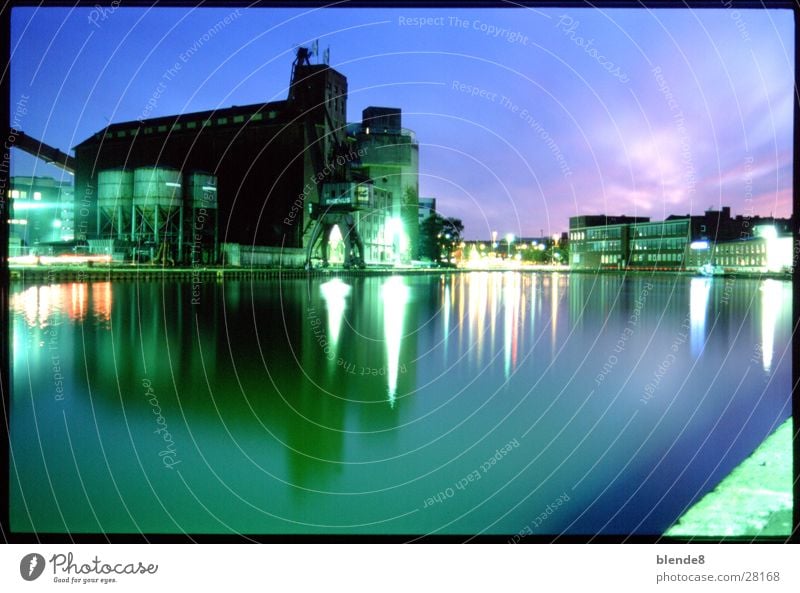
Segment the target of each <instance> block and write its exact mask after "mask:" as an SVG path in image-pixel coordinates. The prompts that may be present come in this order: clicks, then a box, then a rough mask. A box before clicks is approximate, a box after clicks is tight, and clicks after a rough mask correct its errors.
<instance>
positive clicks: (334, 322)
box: [319, 278, 351, 349]
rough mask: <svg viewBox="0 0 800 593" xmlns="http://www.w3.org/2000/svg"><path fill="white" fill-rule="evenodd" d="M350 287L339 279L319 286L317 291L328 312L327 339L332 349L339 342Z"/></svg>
mask: <svg viewBox="0 0 800 593" xmlns="http://www.w3.org/2000/svg"><path fill="white" fill-rule="evenodd" d="M350 290H351V288H350V285H349V284H345V283H344V282H342V281H341V280H340V279H339V278H334V279H333V280H330V281H329V282H325V283H324V284H322V285H320V287H319V291H320V293H321V294H322V298H323V299H324V300H325V306H326V308H327V311H328V337H329V338H330V341H331V344H332V345H333V347H334V349H335V348H336V343H337V342H338V341H339V332H340V330H341V329H342V319H343V318H344V312H345V309H346V308H347V297H348V296H349V295H350Z"/></svg>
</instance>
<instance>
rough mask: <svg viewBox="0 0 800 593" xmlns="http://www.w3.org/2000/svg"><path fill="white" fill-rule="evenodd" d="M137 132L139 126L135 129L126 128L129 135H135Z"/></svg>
mask: <svg viewBox="0 0 800 593" xmlns="http://www.w3.org/2000/svg"><path fill="white" fill-rule="evenodd" d="M138 133H139V128H136V129H135V130H128V134H129V135H131V136H136V135H137V134H138Z"/></svg>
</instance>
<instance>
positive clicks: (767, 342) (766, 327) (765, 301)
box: [761, 279, 783, 373]
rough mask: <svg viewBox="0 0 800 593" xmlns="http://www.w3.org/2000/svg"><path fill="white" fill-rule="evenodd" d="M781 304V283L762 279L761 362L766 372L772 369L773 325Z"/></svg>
mask: <svg viewBox="0 0 800 593" xmlns="http://www.w3.org/2000/svg"><path fill="white" fill-rule="evenodd" d="M782 305H783V303H782V302H781V284H780V283H779V282H778V281H776V280H771V279H769V280H764V282H763V283H762V284H761V364H762V365H763V367H764V371H765V372H767V373H768V372H770V370H771V369H772V356H773V353H774V352H775V326H776V325H777V323H778V314H779V313H780V310H781V306H782Z"/></svg>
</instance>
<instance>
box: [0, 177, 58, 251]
mask: <svg viewBox="0 0 800 593" xmlns="http://www.w3.org/2000/svg"><path fill="white" fill-rule="evenodd" d="M9 181H10V183H9V189H8V191H7V198H8V200H9V204H10V208H9V219H8V225H9V239H10V244H11V245H12V246H14V247H15V251H16V252H18V253H16V252H15V254H22V253H23V252H25V253H29V252H33V253H36V252H38V253H40V254H47V253H49V252H51V251H52V250H53V248H54V247H55V248H57V247H58V244H59V243H64V242H69V241H72V239H73V231H72V227H73V202H74V192H73V188H72V182H71V180H70V181H68V182H67V181H63V180H57V179H53V178H52V177H21V176H20V177H11V178H10V180H9Z"/></svg>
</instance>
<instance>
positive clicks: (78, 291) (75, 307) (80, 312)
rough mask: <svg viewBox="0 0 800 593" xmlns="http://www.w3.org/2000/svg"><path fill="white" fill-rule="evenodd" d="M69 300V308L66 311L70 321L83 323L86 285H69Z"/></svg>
mask: <svg viewBox="0 0 800 593" xmlns="http://www.w3.org/2000/svg"><path fill="white" fill-rule="evenodd" d="M70 288H71V293H72V294H71V297H72V298H71V300H70V308H69V310H68V311H67V314H68V315H69V317H70V319H75V320H76V321H83V318H84V317H86V285H85V284H71V285H70Z"/></svg>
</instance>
